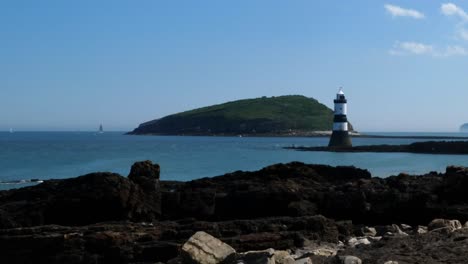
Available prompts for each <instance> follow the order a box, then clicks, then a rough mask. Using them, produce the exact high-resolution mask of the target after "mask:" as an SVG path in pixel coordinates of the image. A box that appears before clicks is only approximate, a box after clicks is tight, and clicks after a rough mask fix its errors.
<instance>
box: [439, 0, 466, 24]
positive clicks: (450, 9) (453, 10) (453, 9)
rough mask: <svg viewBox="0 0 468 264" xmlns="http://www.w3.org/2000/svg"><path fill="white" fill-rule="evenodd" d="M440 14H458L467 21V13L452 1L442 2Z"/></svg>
mask: <svg viewBox="0 0 468 264" xmlns="http://www.w3.org/2000/svg"><path fill="white" fill-rule="evenodd" d="M440 10H441V11H442V14H444V15H446V16H459V17H460V18H462V19H463V20H464V21H468V14H467V13H466V12H465V10H463V9H462V8H460V7H458V6H457V5H455V4H453V3H446V4H442V5H441V7H440Z"/></svg>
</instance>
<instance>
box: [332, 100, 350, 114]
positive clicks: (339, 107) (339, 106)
mask: <svg viewBox="0 0 468 264" xmlns="http://www.w3.org/2000/svg"><path fill="white" fill-rule="evenodd" d="M347 111H348V109H347V107H346V104H345V103H335V115H346V113H347Z"/></svg>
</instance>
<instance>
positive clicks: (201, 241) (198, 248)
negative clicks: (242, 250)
mask: <svg viewBox="0 0 468 264" xmlns="http://www.w3.org/2000/svg"><path fill="white" fill-rule="evenodd" d="M181 251H182V255H183V257H184V258H186V259H188V261H189V262H194V263H197V264H218V263H223V262H224V263H229V260H233V259H234V257H235V253H236V251H235V250H234V249H233V248H232V247H231V246H229V245H228V244H226V243H223V242H222V241H221V240H219V239H217V238H215V237H213V236H212V235H210V234H208V233H206V232H203V231H199V232H197V233H195V234H194V235H193V236H192V237H190V239H189V240H188V241H187V242H186V243H185V244H184V245H183V246H182V249H181Z"/></svg>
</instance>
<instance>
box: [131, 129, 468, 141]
mask: <svg viewBox="0 0 468 264" xmlns="http://www.w3.org/2000/svg"><path fill="white" fill-rule="evenodd" d="M331 134H332V131H309V132H297V131H296V132H282V133H263V134H259V133H252V134H238V133H218V134H213V133H198V134H197V133H189V134H162V133H142V134H140V133H133V132H127V133H125V135H132V136H181V137H183V136H191V137H192V136H195V137H196V136H201V137H330V136H331ZM349 134H350V136H351V137H352V138H382V139H385V138H389V139H392V138H393V139H434V140H436V139H437V140H453V139H466V140H468V135H467V136H445V135H444V136H440V135H424V136H422V135H378V134H371V133H360V132H356V131H350V132H349ZM429 134H430V133H429Z"/></svg>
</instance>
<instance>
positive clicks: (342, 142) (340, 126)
mask: <svg viewBox="0 0 468 264" xmlns="http://www.w3.org/2000/svg"><path fill="white" fill-rule="evenodd" d="M333 102H334V103H335V115H334V117H333V132H332V135H331V137H330V143H328V146H329V147H336V148H339V147H351V146H352V143H351V138H350V136H349V132H348V119H347V118H346V112H347V111H346V110H347V107H346V97H345V96H344V93H343V89H341V88H340V90H339V91H338V93H337V94H336V99H335V100H334V101H333Z"/></svg>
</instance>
